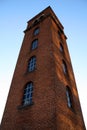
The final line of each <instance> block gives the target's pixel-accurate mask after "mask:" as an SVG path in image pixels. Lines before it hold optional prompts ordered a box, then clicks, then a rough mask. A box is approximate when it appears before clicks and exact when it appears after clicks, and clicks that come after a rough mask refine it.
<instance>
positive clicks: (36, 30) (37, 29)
mask: <svg viewBox="0 0 87 130" xmlns="http://www.w3.org/2000/svg"><path fill="white" fill-rule="evenodd" d="M39 31H40V30H39V27H38V28H35V30H34V36H36V35H37V34H38V33H39Z"/></svg>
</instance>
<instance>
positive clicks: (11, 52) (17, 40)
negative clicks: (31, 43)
mask: <svg viewBox="0 0 87 130" xmlns="http://www.w3.org/2000/svg"><path fill="white" fill-rule="evenodd" d="M49 5H50V6H51V7H52V9H53V10H54V12H55V14H56V15H57V16H58V18H59V20H60V22H61V23H62V24H63V26H64V31H65V34H66V36H67V37H68V39H67V44H68V48H69V52H70V56H71V61H72V65H73V70H74V74H75V79H76V83H77V89H78V93H79V97H80V102H81V107H82V111H83V116H84V120H85V124H86V127H87V94H86V93H87V79H86V78H87V69H86V67H87V60H86V56H87V36H86V35H87V0H67V1H65V0H61V1H60V0H59V1H58V0H54V1H53V0H43V1H42V0H32V1H29V0H15V1H12V0H0V59H1V60H2V61H1V62H0V120H1V117H2V114H3V110H4V107H5V102H6V98H7V94H8V91H9V87H10V84H11V80H12V76H13V72H14V69H15V65H16V61H17V58H18V54H19V51H20V47H21V44H22V41H23V37H24V34H23V31H24V30H25V29H26V26H27V21H28V20H29V19H31V18H32V17H33V16H35V15H36V14H38V13H39V12H40V11H42V10H43V9H45V8H46V7H47V6H49Z"/></svg>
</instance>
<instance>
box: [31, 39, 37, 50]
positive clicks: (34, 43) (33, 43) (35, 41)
mask: <svg viewBox="0 0 87 130" xmlns="http://www.w3.org/2000/svg"><path fill="white" fill-rule="evenodd" d="M37 46H38V39H35V40H34V41H33V42H32V45H31V49H32V50H34V49H35V48H37Z"/></svg>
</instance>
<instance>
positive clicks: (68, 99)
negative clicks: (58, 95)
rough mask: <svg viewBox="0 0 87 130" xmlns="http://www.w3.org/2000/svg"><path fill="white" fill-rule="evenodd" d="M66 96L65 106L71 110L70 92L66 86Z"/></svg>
mask: <svg viewBox="0 0 87 130" xmlns="http://www.w3.org/2000/svg"><path fill="white" fill-rule="evenodd" d="M66 96H67V104H68V107H69V108H71V107H72V102H71V91H70V88H69V87H68V86H67V87H66Z"/></svg>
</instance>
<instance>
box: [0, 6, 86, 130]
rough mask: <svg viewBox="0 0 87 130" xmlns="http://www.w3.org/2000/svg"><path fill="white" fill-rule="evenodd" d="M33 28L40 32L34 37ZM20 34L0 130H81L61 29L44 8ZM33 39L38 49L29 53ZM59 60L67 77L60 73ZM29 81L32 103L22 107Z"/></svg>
mask: <svg viewBox="0 0 87 130" xmlns="http://www.w3.org/2000/svg"><path fill="white" fill-rule="evenodd" d="M41 16H42V17H41ZM36 19H37V21H35V20H36ZM37 27H39V29H40V32H39V34H38V35H36V36H34V35H33V32H34V30H35V28H37ZM58 31H60V32H61V36H59V35H58ZM24 32H25V36H24V39H23V43H22V47H21V50H20V54H19V57H18V61H17V64H16V68H15V71H14V75H13V80H12V83H11V87H10V91H9V95H8V99H7V103H6V107H5V111H4V114H3V118H2V122H1V128H0V130H85V125H84V121H83V117H82V112H81V108H80V103H79V97H78V92H77V88H76V83H75V79H74V74H73V69H72V65H71V60H70V56H69V52H68V47H67V43H66V36H65V34H64V32H63V26H62V25H61V23H60V22H59V20H58V18H57V17H56V15H55V14H54V12H53V11H52V9H51V8H50V7H48V8H46V9H45V10H43V11H42V12H41V13H39V14H38V15H36V16H35V17H34V18H32V19H31V20H30V21H28V26H27V29H26V30H25V31H24ZM34 39H38V47H37V48H36V49H35V50H31V43H32V41H33V40H34ZM60 43H61V44H62V46H63V48H64V51H63V52H61V51H60ZM32 56H36V69H35V70H34V71H33V72H28V71H27V68H28V61H29V59H30V58H31V57H32ZM63 60H64V61H65V62H66V65H67V70H68V73H67V74H64V72H63V67H62V64H63ZM29 81H32V82H33V87H34V89H33V104H32V105H30V106H26V107H23V106H21V105H22V104H21V103H22V98H23V92H24V88H25V85H26V84H27V83H28V82H29ZM66 86H69V87H70V90H71V93H72V95H71V98H72V106H73V107H72V108H69V107H68V105H67V97H66Z"/></svg>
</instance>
